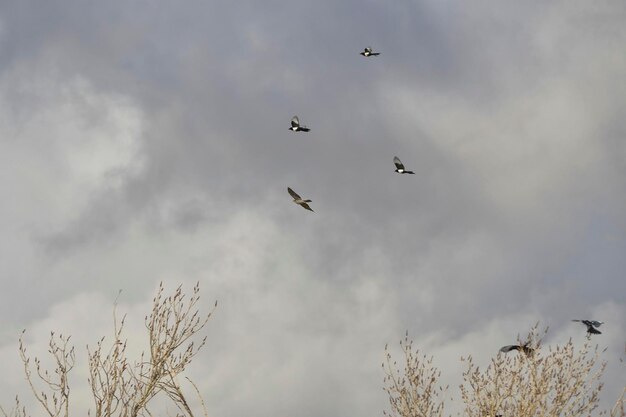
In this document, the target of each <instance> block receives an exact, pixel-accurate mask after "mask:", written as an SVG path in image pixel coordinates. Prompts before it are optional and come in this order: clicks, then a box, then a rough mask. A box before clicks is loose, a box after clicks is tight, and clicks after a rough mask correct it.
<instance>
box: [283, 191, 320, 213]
mask: <svg viewBox="0 0 626 417" xmlns="http://www.w3.org/2000/svg"><path fill="white" fill-rule="evenodd" d="M287 191H288V192H289V195H291V196H292V197H293V202H294V203H296V204H298V205H299V206H302V207H304V208H305V209H307V210H309V211H313V209H312V208H311V207H309V205H308V204H307V203H311V202H312V201H311V200H303V199H302V197H300V196H299V195H298V193H296V192H295V191H294V190H292V189H291V188H289V187H287ZM314 213H315V212H314Z"/></svg>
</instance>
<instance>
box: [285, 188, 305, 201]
mask: <svg viewBox="0 0 626 417" xmlns="http://www.w3.org/2000/svg"><path fill="white" fill-rule="evenodd" d="M287 192H288V193H289V195H290V196H292V197H293V199H294V200H302V199H301V198H300V196H299V195H298V194H297V193H296V192H295V191H294V190H292V189H291V188H289V187H287Z"/></svg>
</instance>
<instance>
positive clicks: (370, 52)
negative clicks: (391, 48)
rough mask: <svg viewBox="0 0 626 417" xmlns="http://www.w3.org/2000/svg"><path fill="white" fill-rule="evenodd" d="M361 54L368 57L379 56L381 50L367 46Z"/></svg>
mask: <svg viewBox="0 0 626 417" xmlns="http://www.w3.org/2000/svg"><path fill="white" fill-rule="evenodd" d="M361 55H363V56H365V57H368V56H378V55H380V52H372V48H371V47H369V46H368V47H367V48H365V49H364V50H363V52H361Z"/></svg>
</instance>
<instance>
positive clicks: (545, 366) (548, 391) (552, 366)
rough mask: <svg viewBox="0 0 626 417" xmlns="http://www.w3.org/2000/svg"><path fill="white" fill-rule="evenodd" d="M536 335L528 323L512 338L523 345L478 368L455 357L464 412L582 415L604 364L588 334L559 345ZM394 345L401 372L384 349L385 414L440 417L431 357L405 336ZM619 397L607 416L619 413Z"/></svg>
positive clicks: (594, 397)
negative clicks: (460, 365)
mask: <svg viewBox="0 0 626 417" xmlns="http://www.w3.org/2000/svg"><path fill="white" fill-rule="evenodd" d="M538 333H539V332H538V331H537V326H535V327H533V329H532V330H531V332H530V333H529V335H528V337H527V338H526V339H525V340H518V342H519V346H526V347H527V349H525V350H521V349H520V350H518V351H515V352H513V353H510V354H505V353H502V352H500V353H498V354H497V356H496V357H495V358H493V359H492V360H491V362H490V364H489V365H488V366H487V367H486V368H484V369H481V368H479V367H478V366H477V365H476V364H475V363H474V361H473V359H472V357H471V356H470V357H467V358H461V360H462V361H463V362H464V363H465V364H466V370H465V371H464V372H463V384H462V385H461V386H460V389H461V399H462V401H463V404H464V412H463V415H464V416H466V417H509V416H510V417H539V416H554V417H558V416H567V417H584V416H588V415H590V413H591V412H592V411H593V410H595V409H596V408H597V407H598V402H599V393H600V391H601V389H602V386H603V384H602V382H601V380H600V379H601V376H602V373H603V371H604V369H605V367H606V362H603V361H601V360H600V353H601V352H599V351H598V347H597V346H594V347H592V346H591V344H590V339H589V338H588V339H587V341H586V342H585V343H584V344H583V346H582V347H580V348H576V347H575V345H574V343H573V342H572V340H571V339H570V340H569V341H568V342H567V343H565V344H564V345H556V346H552V347H542V346H541V342H540V337H539V334H538ZM400 344H401V347H402V349H403V354H404V369H403V370H402V371H401V370H399V369H398V366H397V363H396V362H392V359H391V355H390V354H389V353H388V351H387V348H386V347H385V351H386V357H387V361H386V364H383V367H384V368H385V379H384V390H385V391H386V392H387V393H388V394H389V402H390V406H391V415H393V416H399V417H441V416H442V415H443V408H444V401H443V395H442V394H441V393H442V392H444V391H445V389H444V388H442V387H441V386H440V385H439V376H440V373H439V370H438V369H437V368H436V367H434V366H433V364H432V358H427V357H426V356H423V355H420V354H419V351H418V350H414V349H413V348H412V342H411V341H409V340H408V337H405V340H404V343H402V342H401V343H400ZM623 396H624V394H623V393H622V397H621V398H620V399H619V400H618V402H617V404H616V405H615V408H614V409H613V410H611V412H610V416H611V417H624V414H623ZM620 410H621V413H622V414H620ZM605 413H606V412H605ZM385 414H387V413H386V412H385Z"/></svg>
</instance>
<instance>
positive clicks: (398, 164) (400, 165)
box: [393, 156, 415, 174]
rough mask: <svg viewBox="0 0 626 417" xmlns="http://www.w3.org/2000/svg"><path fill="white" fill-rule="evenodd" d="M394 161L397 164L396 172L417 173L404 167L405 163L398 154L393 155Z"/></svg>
mask: <svg viewBox="0 0 626 417" xmlns="http://www.w3.org/2000/svg"><path fill="white" fill-rule="evenodd" d="M393 163H394V164H396V172H397V173H398V174H415V172H413V171H407V170H405V169H404V165H403V164H402V162H401V161H400V158H398V157H397V156H394V157H393Z"/></svg>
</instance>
